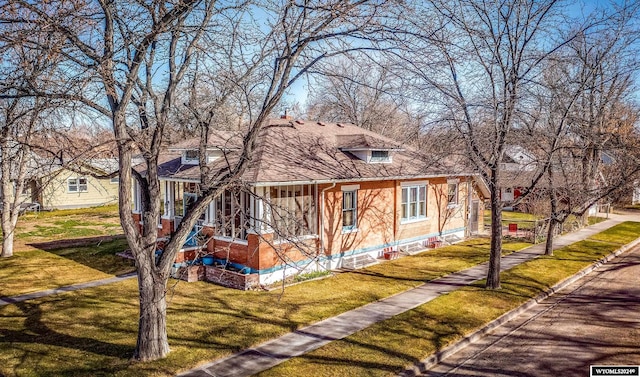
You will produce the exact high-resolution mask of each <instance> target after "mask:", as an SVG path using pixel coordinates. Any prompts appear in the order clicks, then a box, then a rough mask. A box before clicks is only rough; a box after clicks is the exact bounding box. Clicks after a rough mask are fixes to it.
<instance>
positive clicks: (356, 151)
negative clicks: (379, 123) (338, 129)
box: [338, 134, 404, 164]
mask: <svg viewBox="0 0 640 377" xmlns="http://www.w3.org/2000/svg"><path fill="white" fill-rule="evenodd" d="M338 144H339V145H340V147H339V149H340V150H341V151H343V152H349V153H351V154H352V155H354V156H356V157H357V158H359V159H361V160H362V161H365V162H366V163H368V164H389V163H392V162H393V152H396V151H402V150H404V149H403V148H401V147H400V146H399V145H397V144H395V143H391V142H389V141H386V140H382V139H379V138H376V137H373V136H371V135H366V134H357V135H339V136H338Z"/></svg>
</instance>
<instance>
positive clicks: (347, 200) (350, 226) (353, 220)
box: [342, 190, 358, 232]
mask: <svg viewBox="0 0 640 377" xmlns="http://www.w3.org/2000/svg"><path fill="white" fill-rule="evenodd" d="M357 226H358V191H357V190H352V191H343V192H342V231H343V232H350V231H354V230H356V229H357Z"/></svg>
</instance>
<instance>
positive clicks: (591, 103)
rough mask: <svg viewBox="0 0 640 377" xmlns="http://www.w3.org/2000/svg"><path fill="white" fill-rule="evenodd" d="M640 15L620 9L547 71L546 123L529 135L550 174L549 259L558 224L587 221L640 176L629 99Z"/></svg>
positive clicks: (541, 104)
mask: <svg viewBox="0 0 640 377" xmlns="http://www.w3.org/2000/svg"><path fill="white" fill-rule="evenodd" d="M637 12H638V7H637V6H632V7H626V8H622V9H619V10H618V11H617V12H616V13H615V14H612V15H610V16H608V17H607V18H606V19H605V20H603V22H602V23H601V25H598V27H596V28H593V30H588V31H585V32H582V33H580V34H579V35H578V37H577V38H574V39H573V40H572V41H571V42H570V43H569V44H568V45H567V47H569V48H567V49H566V50H565V52H564V53H563V54H562V56H561V57H560V58H559V59H557V60H553V61H551V62H550V64H548V65H546V69H545V73H544V74H543V84H544V85H543V86H544V89H542V90H541V92H540V93H537V94H538V96H537V97H535V98H538V99H539V101H540V102H538V104H537V106H535V107H536V108H537V110H536V111H539V112H540V113H541V114H540V116H539V119H540V120H542V122H543V123H544V125H543V127H540V129H539V130H537V131H536V130H534V131H533V133H532V134H531V135H530V136H531V141H532V143H530V145H536V146H537V149H538V150H539V151H541V152H542V156H541V159H542V160H543V161H544V164H545V168H544V170H545V171H546V174H547V177H546V182H545V183H546V184H545V185H543V187H544V191H546V192H547V194H548V199H549V204H550V220H549V227H548V230H547V240H546V251H545V252H546V254H548V255H551V254H552V253H553V237H554V234H556V233H557V227H558V226H559V225H561V224H563V223H564V222H565V221H566V220H567V219H568V218H569V216H571V215H574V216H577V217H578V218H581V219H582V218H584V215H585V213H586V212H587V210H588V209H589V208H590V207H592V206H593V205H594V204H595V203H597V202H598V201H599V200H601V199H603V198H605V197H608V196H611V195H613V194H614V193H615V192H616V191H617V190H619V189H621V188H623V187H626V184H628V183H630V182H632V181H633V180H634V179H635V177H636V176H637V174H638V164H637V163H636V162H637V161H638V156H637V154H636V153H635V151H636V150H637V147H636V145H637V134H636V132H635V131H634V127H633V124H634V122H635V120H636V119H637V116H636V113H635V111H636V110H634V108H633V105H632V104H631V103H630V101H629V100H628V97H629V95H630V93H631V92H632V77H633V75H634V74H635V73H636V72H637V70H638V67H639V65H638V64H639V61H638V59H637V48H636V47H635V45H636V38H637V37H636V35H637V32H636V31H635V28H636V27H637V25H634V20H635V19H636V17H637V16H636V15H637ZM622 151H626V152H622ZM622 154H625V156H624V157H622Z"/></svg>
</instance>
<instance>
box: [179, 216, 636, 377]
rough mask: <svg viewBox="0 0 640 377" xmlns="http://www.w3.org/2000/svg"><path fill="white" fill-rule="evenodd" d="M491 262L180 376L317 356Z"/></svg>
mask: <svg viewBox="0 0 640 377" xmlns="http://www.w3.org/2000/svg"><path fill="white" fill-rule="evenodd" d="M623 221H640V215H610V217H609V220H606V221H603V222H601V223H599V224H595V225H592V226H590V227H587V228H584V229H581V230H579V231H577V232H573V233H569V234H566V235H563V236H560V237H557V238H556V239H555V240H554V250H555V249H559V248H562V247H564V246H567V245H570V244H572V243H574V242H578V241H582V240H584V239H586V238H588V237H590V236H592V235H594V234H596V233H599V232H602V231H604V230H606V229H609V228H611V227H612V226H614V225H616V224H619V223H621V222H623ZM543 253H544V244H537V245H534V246H531V247H529V248H527V249H525V250H522V251H519V252H516V253H512V254H510V255H507V256H504V257H502V262H501V269H502V270H508V269H510V268H512V267H514V266H516V265H518V264H520V263H523V262H526V261H528V260H531V259H533V258H536V257H537V256H540V255H542V254H543ZM487 265H488V263H483V264H480V265H477V266H475V267H472V268H469V269H467V270H463V271H460V272H457V273H453V274H450V275H447V276H444V277H442V278H439V279H436V280H432V281H430V282H428V283H425V284H423V285H421V286H419V287H416V288H414V289H410V290H408V291H405V292H402V293H399V294H396V295H394V296H391V297H388V298H386V299H382V300H380V301H377V302H374V303H371V304H368V305H365V306H362V307H360V308H357V309H354V310H351V311H348V312H345V313H342V314H340V315H337V316H335V317H332V318H328V319H325V320H323V321H320V322H317V323H315V324H313V325H310V326H307V327H305V328H302V329H300V330H297V331H294V332H291V333H288V334H285V335H283V336H281V337H279V338H276V339H273V340H270V341H268V342H265V343H262V344H261V345H259V346H256V347H254V348H250V349H247V350H244V351H241V352H239V353H236V354H233V355H231V356H229V357H226V358H223V359H219V360H215V361H213V362H211V363H209V364H206V365H203V366H201V367H199V368H196V369H192V370H190V371H187V372H185V373H182V374H180V375H179V376H181V377H211V376H215V377H223V376H224V377H226V376H250V375H253V374H256V373H258V372H261V371H264V370H267V369H269V368H271V367H274V366H276V365H277V364H280V363H282V362H284V361H286V360H288V359H290V358H293V357H296V356H300V355H302V354H305V353H307V352H310V351H313V350H315V349H317V348H320V347H322V346H323V345H325V344H327V343H329V342H331V341H333V340H338V339H342V338H345V337H347V336H349V335H351V334H353V333H355V332H357V331H360V330H363V329H365V328H367V327H369V326H371V325H373V324H374V323H376V322H380V321H384V320H386V319H389V318H391V317H393V316H395V315H398V314H401V313H403V312H405V311H408V310H411V309H413V308H416V307H418V306H420V305H423V304H425V303H427V302H429V301H431V300H433V299H435V298H436V297H438V296H440V295H441V294H444V293H448V292H451V291H454V290H456V289H458V288H460V287H461V286H465V285H468V284H470V283H472V282H474V281H476V280H480V279H483V278H484V277H485V276H486V273H487Z"/></svg>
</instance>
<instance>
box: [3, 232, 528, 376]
mask: <svg viewBox="0 0 640 377" xmlns="http://www.w3.org/2000/svg"><path fill="white" fill-rule="evenodd" d="M526 246H528V244H524V243H505V250H506V252H510V251H512V250H518V249H521V248H523V247H526ZM488 254H489V243H488V240H486V239H474V240H470V241H468V242H465V243H462V244H458V245H454V246H449V247H443V248H439V249H436V250H431V251H427V252H424V253H422V254H418V255H415V256H411V257H405V258H400V259H397V260H393V261H390V262H386V263H383V264H380V265H376V266H372V267H371V268H368V269H364V270H360V271H356V272H350V273H341V274H336V275H334V276H332V277H329V278H326V279H322V280H316V281H310V282H306V283H304V284H299V285H295V286H292V287H289V288H287V289H286V290H285V291H284V292H282V291H280V290H275V291H269V292H264V291H260V292H242V291H237V290H233V289H227V288H223V287H219V286H216V285H213V284H209V283H204V282H198V283H189V284H188V283H184V282H177V283H176V282H172V285H171V287H170V288H171V289H170V291H169V301H170V303H169V311H168V321H167V323H168V331H169V336H170V340H169V342H170V346H171V349H172V352H171V354H170V355H169V357H168V358H166V359H164V360H160V361H156V362H151V363H145V364H139V363H138V364H136V363H131V362H130V361H129V357H130V356H131V353H132V351H133V348H134V346H135V340H136V330H137V319H138V301H137V300H138V297H137V293H138V289H137V285H136V282H135V280H128V281H124V282H121V283H117V284H111V285H108V286H103V287H97V288H92V289H87V290H82V291H77V292H71V293H66V294H62V295H58V296H52V297H47V298H43V299H39V300H33V301H29V302H26V303H21V304H16V305H9V306H5V307H2V308H0V374H5V375H21V376H42V375H49V376H54V375H55V376H84V375H117V376H139V375H153V376H166V375H173V374H175V373H176V372H178V371H180V370H184V369H189V368H192V367H194V366H196V365H198V364H200V363H204V362H206V361H209V360H211V359H215V358H219V357H223V356H225V355H228V354H230V353H233V352H237V351H240V350H242V349H245V348H247V347H250V346H253V345H256V344H259V343H261V342H264V341H266V340H268V339H272V338H274V337H276V336H279V335H282V334H285V333H287V332H290V331H292V330H295V329H297V328H300V327H303V326H305V325H308V324H311V323H314V322H316V321H319V320H322V319H325V318H327V317H330V316H333V315H337V314H340V313H343V312H345V311H348V310H351V309H354V308H357V307H360V306H362V305H365V304H367V303H370V302H372V301H375V300H379V299H381V298H384V297H388V296H390V295H393V294H396V293H399V292H402V291H404V290H406V289H409V288H411V287H415V286H417V285H419V284H422V283H423V282H425V281H428V280H431V279H434V278H436V277H439V276H442V275H445V274H448V273H451V272H453V271H457V270H460V269H463V268H467V267H470V266H473V265H475V264H477V263H479V262H482V261H485V260H486V259H487V257H488ZM34 366H37V368H35V367H34Z"/></svg>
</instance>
